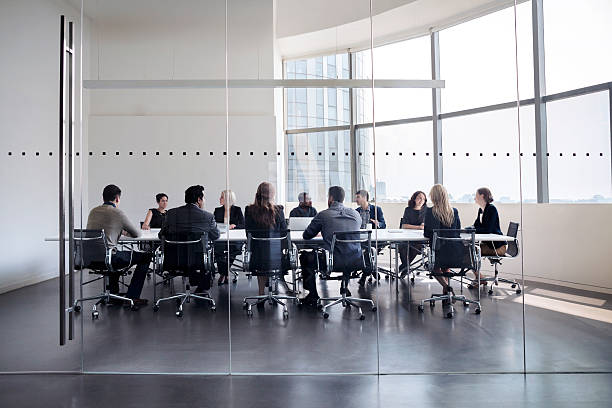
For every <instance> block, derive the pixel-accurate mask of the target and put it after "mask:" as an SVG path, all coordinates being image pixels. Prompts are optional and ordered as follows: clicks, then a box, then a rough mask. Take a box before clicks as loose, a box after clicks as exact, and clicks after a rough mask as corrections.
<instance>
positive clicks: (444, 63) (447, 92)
mask: <svg viewBox="0 0 612 408" xmlns="http://www.w3.org/2000/svg"><path fill="white" fill-rule="evenodd" d="M517 25H518V27H517V33H518V52H519V54H518V57H519V59H518V60H519V73H520V76H519V84H520V95H521V98H522V99H526V98H531V97H533V57H532V54H533V51H532V35H531V2H529V1H527V2H523V3H521V4H519V5H518V6H517ZM440 54H441V55H440V73H441V78H442V79H444V80H445V81H446V87H445V88H444V89H443V90H442V111H443V112H452V111H456V110H463V109H469V108H475V107H478V106H483V105H492V104H496V103H503V102H509V101H513V100H516V72H515V47H514V11H513V8H512V7H509V8H505V9H503V10H500V11H498V12H495V13H492V14H488V15H485V16H483V17H480V18H477V19H474V20H470V21H468V22H466V23H463V24H459V25H456V26H454V27H451V28H448V29H446V30H442V31H441V32H440Z"/></svg>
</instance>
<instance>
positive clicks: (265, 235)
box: [243, 230, 298, 319]
mask: <svg viewBox="0 0 612 408" xmlns="http://www.w3.org/2000/svg"><path fill="white" fill-rule="evenodd" d="M244 265H245V266H246V270H247V272H249V273H250V274H251V275H252V276H258V277H260V276H262V277H266V278H267V282H266V288H267V289H268V294H267V295H259V296H247V297H245V298H244V300H243V305H244V308H245V309H246V311H247V316H252V315H253V310H252V307H253V305H254V304H257V305H258V304H262V305H263V304H264V303H265V302H266V301H268V302H269V303H270V304H271V305H273V304H278V305H281V306H282V307H283V318H285V319H286V318H288V317H289V312H288V311H287V305H286V304H285V302H283V300H292V301H293V302H294V303H297V300H298V298H297V297H296V296H290V295H278V283H279V282H280V281H281V280H282V279H283V276H284V275H285V273H286V272H287V271H288V270H291V271H292V273H293V279H294V281H295V270H296V269H297V248H296V247H295V246H293V245H292V244H291V234H290V232H289V230H285V231H270V230H261V231H249V232H248V233H247V244H246V252H245V258H244ZM249 300H254V301H255V303H250V302H249Z"/></svg>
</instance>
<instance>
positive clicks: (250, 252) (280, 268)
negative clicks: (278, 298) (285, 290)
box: [246, 230, 292, 274]
mask: <svg viewBox="0 0 612 408" xmlns="http://www.w3.org/2000/svg"><path fill="white" fill-rule="evenodd" d="M291 247H292V246H291V232H290V230H281V231H273V230H249V231H247V243H246V268H247V270H248V271H249V272H252V273H253V272H255V273H270V274H276V273H279V272H284V271H286V270H288V269H290V262H289V252H290V249H291Z"/></svg>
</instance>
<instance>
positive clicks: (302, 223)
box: [289, 217, 313, 231]
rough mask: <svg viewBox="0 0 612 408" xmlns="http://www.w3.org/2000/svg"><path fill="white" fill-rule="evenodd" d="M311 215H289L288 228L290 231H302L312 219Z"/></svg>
mask: <svg viewBox="0 0 612 408" xmlns="http://www.w3.org/2000/svg"><path fill="white" fill-rule="evenodd" d="M312 218H313V217H289V229H290V230H291V231H304V230H305V229H306V228H307V227H308V226H309V225H310V221H312Z"/></svg>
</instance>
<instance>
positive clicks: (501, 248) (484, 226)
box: [474, 187, 508, 283]
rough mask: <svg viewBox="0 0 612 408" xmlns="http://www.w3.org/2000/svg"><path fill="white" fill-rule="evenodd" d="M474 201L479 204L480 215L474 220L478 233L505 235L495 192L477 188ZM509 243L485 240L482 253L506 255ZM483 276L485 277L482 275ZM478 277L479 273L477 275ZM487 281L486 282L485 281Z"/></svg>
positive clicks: (481, 249) (481, 246)
mask: <svg viewBox="0 0 612 408" xmlns="http://www.w3.org/2000/svg"><path fill="white" fill-rule="evenodd" d="M474 201H475V202H476V204H478V207H480V208H479V209H478V216H477V217H476V221H474V228H475V229H476V233H477V234H497V235H503V234H502V231H501V228H500V227H499V213H498V212H497V208H495V206H494V205H493V204H491V203H492V202H493V194H492V193H491V190H489V189H488V188H486V187H482V188H479V189H478V190H476V196H475V197H474ZM507 249H508V243H507V242H504V241H483V242H481V243H480V254H481V255H485V256H504V255H505V254H506V250H507ZM481 277H484V276H482V275H481ZM476 278H478V275H476ZM485 283H486V282H485Z"/></svg>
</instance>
